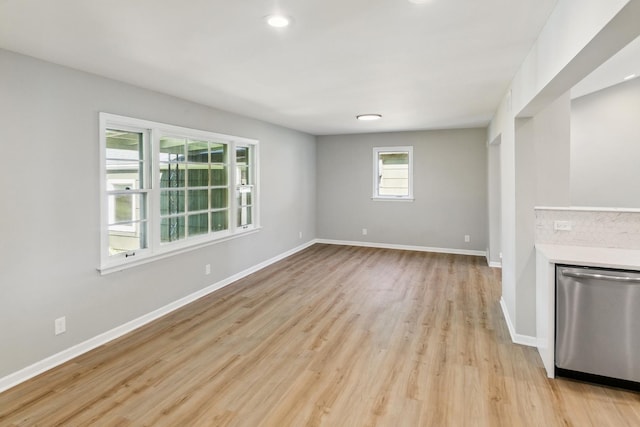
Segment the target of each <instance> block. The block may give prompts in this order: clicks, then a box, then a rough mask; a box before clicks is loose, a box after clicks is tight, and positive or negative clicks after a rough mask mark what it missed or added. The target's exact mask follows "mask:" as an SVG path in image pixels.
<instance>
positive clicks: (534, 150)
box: [511, 93, 570, 337]
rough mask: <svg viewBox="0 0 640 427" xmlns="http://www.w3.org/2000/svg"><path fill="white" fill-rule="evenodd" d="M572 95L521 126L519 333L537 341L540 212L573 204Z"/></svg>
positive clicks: (518, 124) (518, 140)
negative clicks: (537, 210)
mask: <svg viewBox="0 0 640 427" xmlns="http://www.w3.org/2000/svg"><path fill="white" fill-rule="evenodd" d="M569 105H570V101H569V95H568V93H567V94H565V95H563V96H561V97H559V98H558V99H557V100H555V101H554V102H552V103H550V104H549V105H548V106H547V107H545V109H543V110H542V111H540V112H539V113H538V114H536V115H535V116H534V117H532V118H527V119H517V120H516V136H515V141H516V144H515V149H516V151H515V167H516V172H517V173H516V182H515V184H516V195H515V196H516V236H517V241H516V242H517V246H516V259H515V271H516V289H515V291H516V301H517V303H516V318H515V319H511V321H512V322H514V327H515V329H516V332H517V333H518V334H520V335H525V336H530V337H533V336H535V335H536V306H535V302H536V259H535V247H534V245H535V211H534V207H535V206H567V205H568V204H569V114H570V111H569Z"/></svg>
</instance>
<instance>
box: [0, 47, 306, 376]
mask: <svg viewBox="0 0 640 427" xmlns="http://www.w3.org/2000/svg"><path fill="white" fill-rule="evenodd" d="M0 73H1V75H2V78H1V79H0V94H1V96H0V121H1V123H0V143H1V144H2V156H3V161H2V166H1V167H0V183H1V185H0V207H1V210H0V212H1V213H0V236H1V237H0V239H1V240H0V323H1V324H2V325H3V327H2V328H0V342H1V343H2V345H1V350H0V378H2V377H3V376H5V375H8V374H10V373H13V372H15V371H17V370H19V369H21V368H23V367H26V366H28V365H30V364H32V363H34V362H36V361H40V360H42V359H44V358H46V357H47V356H50V355H53V354H55V353H57V352H60V351H62V350H64V349H67V348H69V347H71V346H73V345H75V344H78V343H81V342H83V341H85V340H87V339H89V338H92V337H94V336H96V335H98V334H100V333H103V332H105V331H108V330H110V329H112V328H114V327H116V326H118V325H121V324H123V323H125V322H127V321H130V320H133V319H135V318H137V317H139V316H141V315H144V314H146V313H149V312H151V311H153V310H154V309H157V308H159V307H162V306H164V305H166V304H168V303H170V302H173V301H175V300H177V299H179V298H181V297H184V296H186V295H189V294H191V293H193V292H195V291H197V290H199V289H202V288H205V287H207V286H208V285H211V284H213V283H215V282H217V281H219V280H221V279H223V278H226V277H229V276H231V275H233V274H235V273H238V272H240V271H242V270H244V269H246V268H248V267H251V266H254V265H256V264H258V263H260V262H262V261H265V260H267V259H269V258H272V257H274V256H277V255H279V254H281V253H283V252H286V251H287V250H290V249H292V248H294V247H296V246H298V245H301V244H302V243H303V242H304V241H307V240H310V239H313V238H314V237H315V223H316V220H315V212H316V208H315V201H316V194H315V188H316V183H315V176H316V170H315V168H316V162H315V157H316V153H315V137H313V136H310V135H307V134H303V133H300V132H296V131H292V130H289V129H285V128H282V127H278V126H274V125H270V124H267V123H264V122H260V121H257V120H252V119H248V118H245V117H241V116H238V115H234V114H230V113H225V112H222V111H219V110H215V109H212V108H208V107H204V106H202V105H197V104H194V103H191V102H187V101H184V100H180V99H177V98H173V97H170V96H166V95H162V94H159V93H155V92H151V91H147V90H144V89H140V88H137V87H133V86H129V85H126V84H123V83H119V82H116V81H112V80H108V79H104V78H101V77H97V76H94V75H91V74H86V73H82V72H78V71H74V70H70V69H68V68H63V67H60V66H56V65H53V64H50V63H47V62H43V61H39V60H35V59H32V58H29V57H25V56H21V55H17V54H14V53H10V52H7V51H2V50H0ZM100 111H105V112H110V113H114V114H121V115H125V116H130V117H136V118H141V119H148V120H153V121H159V122H164V123H169V124H174V125H179V126H186V127H192V128H197V129H204V130H209V131H214V132H219V133H226V134H231V135H238V136H244V137H249V138H255V139H258V140H260V154H261V200H262V205H261V214H262V221H261V222H262V226H263V227H264V229H263V230H261V231H260V232H258V233H256V234H252V235H249V236H243V237H240V238H238V239H235V240H231V241H227V242H224V243H218V244H214V245H211V246H208V247H205V248H201V249H198V250H194V251H191V252H188V253H185V254H181V255H177V256H174V257H171V258H167V259H163V260H160V261H156V262H152V263H149V264H145V265H142V266H139V267H135V268H132V269H130V270H126V271H124V272H120V273H114V274H110V275H106V276H100V275H99V274H98V272H97V271H96V267H97V266H98V262H99V249H100V248H99V245H100V229H99V226H100V212H99V196H98V195H99V191H98V189H99V182H100V181H99V176H98V170H99V169H98V168H99V143H98V112H100ZM300 231H302V232H303V235H304V238H303V239H299V238H298V233H299V232H300ZM206 263H211V267H212V273H211V275H209V276H205V275H204V265H205V264H206ZM60 316H66V317H67V333H65V334H62V335H59V336H54V334H53V330H54V329H53V325H54V319H55V318H57V317H60Z"/></svg>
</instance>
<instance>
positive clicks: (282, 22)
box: [264, 15, 291, 28]
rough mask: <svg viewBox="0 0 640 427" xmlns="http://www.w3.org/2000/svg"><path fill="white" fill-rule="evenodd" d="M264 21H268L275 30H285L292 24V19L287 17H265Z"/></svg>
mask: <svg viewBox="0 0 640 427" xmlns="http://www.w3.org/2000/svg"><path fill="white" fill-rule="evenodd" d="M264 19H265V21H267V24H269V25H270V26H272V27H274V28H284V27H288V26H289V24H291V18H289V17H288V16H285V15H269V16H265V18H264Z"/></svg>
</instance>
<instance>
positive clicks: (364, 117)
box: [356, 114, 382, 121]
mask: <svg viewBox="0 0 640 427" xmlns="http://www.w3.org/2000/svg"><path fill="white" fill-rule="evenodd" d="M381 118H382V114H360V115H358V116H356V119H358V120H362V121H371V120H379V119H381Z"/></svg>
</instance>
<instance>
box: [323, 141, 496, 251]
mask: <svg viewBox="0 0 640 427" xmlns="http://www.w3.org/2000/svg"><path fill="white" fill-rule="evenodd" d="M485 141H486V129H462V130H442V131H416V132H397V133H378V134H361V135H334V136H321V137H318V144H317V156H318V160H317V171H318V176H319V177H321V178H320V179H319V181H318V189H317V191H318V201H317V224H318V225H317V230H318V237H319V238H324V239H332V240H345V241H359V242H373V243H385V244H398V245H415V246H425V247H434V248H445V249H457V250H475V251H485V249H486V247H487V234H486V233H487V231H486V229H487V221H488V219H487V162H486V159H487V154H486V144H485ZM405 145H411V146H413V150H414V151H413V155H414V166H413V168H414V197H415V201H414V202H399V201H396V202H388V201H382V202H381V201H372V200H371V196H372V185H373V182H372V180H373V178H372V174H373V171H372V167H373V166H372V163H373V161H372V156H373V153H372V149H373V147H382V146H405ZM363 228H367V230H368V234H367V235H366V236H363V235H362V229H363ZM465 234H468V235H470V236H471V242H469V243H465V242H464V235H465Z"/></svg>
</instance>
